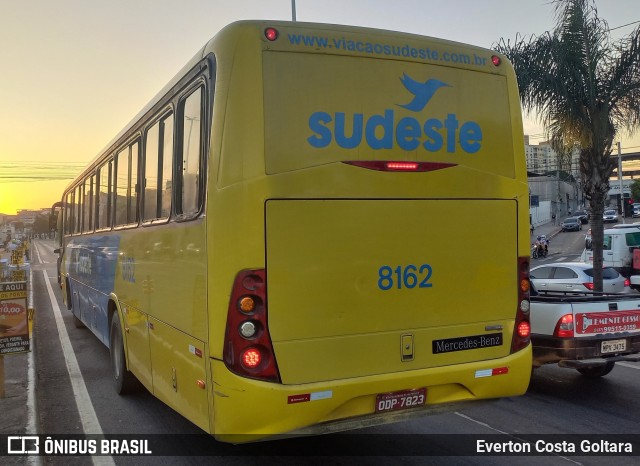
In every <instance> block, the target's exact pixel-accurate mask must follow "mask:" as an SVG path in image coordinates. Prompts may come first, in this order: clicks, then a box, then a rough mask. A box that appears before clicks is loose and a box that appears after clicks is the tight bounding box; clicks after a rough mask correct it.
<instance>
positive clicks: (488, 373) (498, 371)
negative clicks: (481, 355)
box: [476, 367, 509, 379]
mask: <svg viewBox="0 0 640 466" xmlns="http://www.w3.org/2000/svg"><path fill="white" fill-rule="evenodd" d="M508 373H509V368H508V367H496V368H494V369H484V370H481V371H476V379H481V378H483V377H493V376H494V375H503V374H508Z"/></svg>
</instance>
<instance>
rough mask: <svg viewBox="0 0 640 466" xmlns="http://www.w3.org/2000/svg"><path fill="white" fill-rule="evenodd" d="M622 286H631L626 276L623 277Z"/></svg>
mask: <svg viewBox="0 0 640 466" xmlns="http://www.w3.org/2000/svg"><path fill="white" fill-rule="evenodd" d="M624 286H631V280H629V279H628V278H625V279H624Z"/></svg>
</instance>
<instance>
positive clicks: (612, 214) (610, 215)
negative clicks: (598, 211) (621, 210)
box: [602, 209, 618, 223]
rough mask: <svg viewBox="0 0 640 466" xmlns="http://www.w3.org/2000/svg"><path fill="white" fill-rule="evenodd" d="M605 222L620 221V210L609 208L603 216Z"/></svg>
mask: <svg viewBox="0 0 640 466" xmlns="http://www.w3.org/2000/svg"><path fill="white" fill-rule="evenodd" d="M602 221H603V222H604V223H618V211H617V210H615V209H607V210H605V211H604V215H603V216H602Z"/></svg>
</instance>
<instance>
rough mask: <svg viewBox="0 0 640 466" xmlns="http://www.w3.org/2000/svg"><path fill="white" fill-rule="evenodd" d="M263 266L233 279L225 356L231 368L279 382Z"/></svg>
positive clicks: (240, 373)
mask: <svg viewBox="0 0 640 466" xmlns="http://www.w3.org/2000/svg"><path fill="white" fill-rule="evenodd" d="M265 277H266V274H265V271H264V269H259V270H243V271H242V272H240V273H238V275H237V276H236V279H235V281H234V282H233V289H232V290H231V299H230V301H229V310H228V312H227V328H226V330H225V335H224V350H223V358H224V362H225V364H226V366H227V367H228V368H229V370H230V371H232V372H234V373H235V374H238V375H240V376H243V377H250V378H253V379H261V380H267V381H270V382H280V374H279V372H278V366H277V364H276V358H275V354H274V352H273V345H272V344H271V337H270V336H269V327H268V325H267V282H266V279H265Z"/></svg>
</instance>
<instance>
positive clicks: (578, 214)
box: [573, 210, 591, 225]
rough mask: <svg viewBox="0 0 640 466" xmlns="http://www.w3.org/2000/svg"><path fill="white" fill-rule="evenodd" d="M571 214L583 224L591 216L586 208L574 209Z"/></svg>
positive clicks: (587, 221)
mask: <svg viewBox="0 0 640 466" xmlns="http://www.w3.org/2000/svg"><path fill="white" fill-rule="evenodd" d="M573 216H574V217H578V218H579V219H580V221H581V222H582V224H583V225H584V224H585V223H589V218H590V217H591V214H589V212H587V211H586V210H576V211H575V212H574V213H573Z"/></svg>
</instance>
